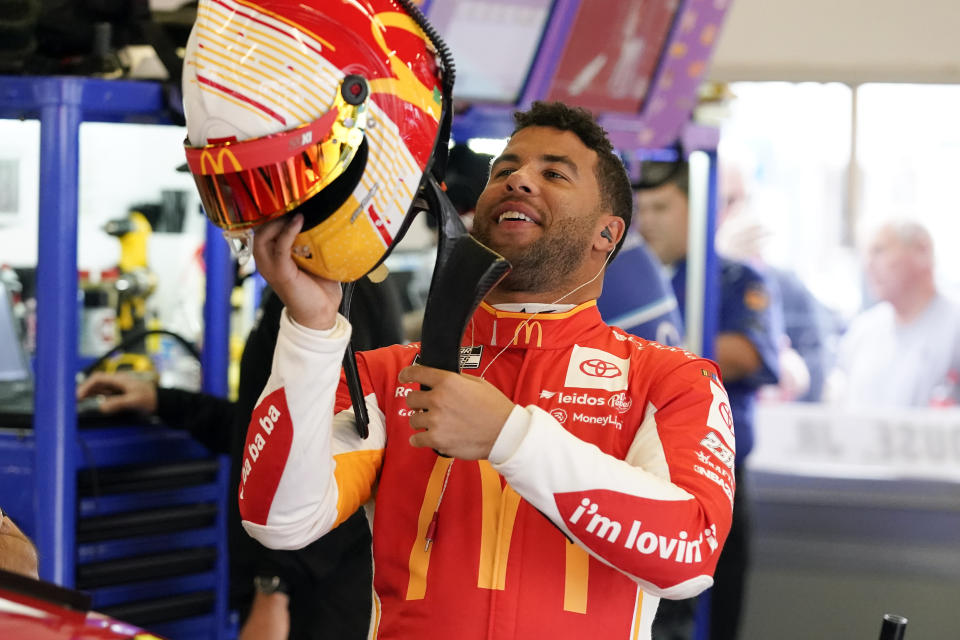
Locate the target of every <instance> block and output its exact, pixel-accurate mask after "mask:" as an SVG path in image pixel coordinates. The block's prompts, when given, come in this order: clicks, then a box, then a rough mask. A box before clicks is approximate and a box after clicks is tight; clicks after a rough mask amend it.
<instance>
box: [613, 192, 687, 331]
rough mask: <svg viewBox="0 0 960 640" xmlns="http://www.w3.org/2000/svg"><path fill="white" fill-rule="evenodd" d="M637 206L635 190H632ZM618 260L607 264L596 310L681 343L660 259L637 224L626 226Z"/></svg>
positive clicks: (628, 328) (630, 327)
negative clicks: (627, 227)
mask: <svg viewBox="0 0 960 640" xmlns="http://www.w3.org/2000/svg"><path fill="white" fill-rule="evenodd" d="M634 209H636V192H634ZM617 257H618V258H619V260H616V261H614V262H612V263H611V264H610V265H608V266H607V273H606V277H604V279H603V292H602V293H601V294H600V297H599V298H597V309H599V310H600V315H601V316H602V317H603V321H604V322H606V323H607V324H609V325H612V326H615V327H620V328H621V329H623V330H624V331H626V332H627V333H632V334H633V335H635V336H639V337H641V338H644V339H645V340H653V341H655V342H659V343H660V344H665V345H668V346H671V347H675V346H680V345H682V344H683V337H684V332H683V318H682V317H681V316H680V305H678V304H677V298H676V296H674V295H673V289H672V288H670V283H669V282H668V281H667V278H666V276H665V275H664V273H663V269H662V268H661V265H660V261H659V260H658V259H657V256H656V255H654V253H653V251H651V250H650V247H648V246H647V244H646V242H644V240H643V236H642V235H641V234H640V232H639V231H638V230H637V228H636V225H634V226H631V227H630V228H629V229H627V235H626V237H625V238H624V240H623V246H622V247H621V248H620V253H619V255H618V256H617Z"/></svg>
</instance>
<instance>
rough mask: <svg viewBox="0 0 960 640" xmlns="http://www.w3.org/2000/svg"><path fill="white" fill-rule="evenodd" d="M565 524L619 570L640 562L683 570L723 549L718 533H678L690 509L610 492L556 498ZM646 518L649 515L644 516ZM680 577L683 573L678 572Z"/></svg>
mask: <svg viewBox="0 0 960 640" xmlns="http://www.w3.org/2000/svg"><path fill="white" fill-rule="evenodd" d="M554 500H555V503H556V505H557V509H558V511H559V513H560V516H561V517H562V518H563V523H564V525H565V526H566V527H567V528H568V529H569V530H570V532H571V533H573V534H574V535H575V536H576V537H577V538H578V539H579V540H580V541H581V542H582V543H583V544H584V545H586V546H587V547H589V548H590V549H593V550H594V551H595V552H596V553H597V554H598V555H600V556H601V557H603V558H606V559H607V560H609V561H611V562H612V563H613V564H614V565H615V566H620V567H629V566H631V565H635V564H636V563H637V561H640V562H641V563H646V562H653V563H656V564H660V565H661V567H663V569H664V570H663V571H662V572H661V575H669V574H671V573H673V572H674V571H678V572H682V569H681V567H682V566H683V565H690V564H699V563H701V562H703V561H704V560H705V559H706V558H708V557H709V556H711V555H712V554H713V553H714V552H716V551H717V549H718V547H719V544H718V541H717V537H716V529H715V528H714V527H712V526H711V527H710V528H707V529H703V530H695V531H687V530H684V529H678V528H677V526H676V524H675V523H677V522H681V521H683V519H684V518H683V517H682V515H681V514H682V513H683V512H684V510H685V509H688V508H689V507H688V505H686V504H684V503H683V502H678V501H662V500H652V499H649V498H641V497H638V496H631V495H627V494H624V493H620V492H617V491H611V490H609V489H595V490H592V491H576V492H571V493H560V494H556V495H555V496H554ZM641 514H643V516H646V517H643V516H642V515H641ZM677 575H679V573H678V574H677Z"/></svg>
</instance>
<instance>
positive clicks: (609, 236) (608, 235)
mask: <svg viewBox="0 0 960 640" xmlns="http://www.w3.org/2000/svg"><path fill="white" fill-rule="evenodd" d="M600 237H601V238H606V239H607V240H609V241H610V242H613V234H612V233H610V227H604V228H603V231H601V232H600Z"/></svg>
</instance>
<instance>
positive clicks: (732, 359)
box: [637, 161, 783, 640]
mask: <svg viewBox="0 0 960 640" xmlns="http://www.w3.org/2000/svg"><path fill="white" fill-rule="evenodd" d="M689 181H690V178H689V167H688V165H687V163H686V162H684V161H678V162H651V161H648V162H644V163H643V165H642V166H641V183H640V185H639V186H640V191H639V199H638V204H639V206H638V210H637V212H638V214H639V220H638V223H639V227H640V233H641V234H643V237H644V239H645V240H646V241H647V244H648V246H649V247H650V248H651V249H652V250H653V252H654V253H655V254H656V255H657V257H658V258H659V259H660V262H661V263H662V264H663V265H664V267H665V268H666V270H667V273H668V275H669V276H670V282H671V285H672V286H673V292H674V295H675V296H676V298H677V301H678V302H679V304H680V309H681V313H683V311H684V309H685V304H686V281H687V267H686V265H687V238H688V222H689V216H688V213H689V209H688V204H689V203H688V195H687V194H688V192H689ZM719 263H720V265H719V266H720V269H719V274H718V276H719V281H717V282H713V283H708V286H714V287H719V291H720V310H719V324H718V330H717V334H716V336H715V337H714V354H715V355H714V359H715V360H716V362H717V364H718V365H719V366H720V372H721V375H722V376H723V383H724V386H725V387H726V389H727V392H728V394H729V396H730V408H731V410H732V413H733V416H732V421H733V426H734V428H735V434H736V448H737V450H736V470H735V480H736V488H737V490H736V493H735V496H734V504H733V526H732V527H731V529H730V537H729V538H728V539H727V545H726V546H725V547H724V550H723V553H722V554H721V555H720V561H719V563H718V564H717V571H716V574H715V575H714V586H713V588H712V589H711V591H710V593H711V606H710V638H711V640H724V639H732V638H736V637H737V632H738V627H739V623H740V612H741V609H742V603H743V593H744V587H745V578H746V572H747V567H748V566H749V562H750V540H749V531H750V524H749V511H748V508H749V500H748V499H747V496H746V489H747V485H746V469H745V467H744V464H743V463H744V461H745V460H746V457H747V456H748V455H749V453H750V450H751V449H752V448H753V410H754V403H755V398H756V394H757V390H758V389H759V388H760V387H762V386H763V385H767V384H776V383H777V381H778V376H779V366H780V365H779V358H778V353H779V344H780V336H781V335H782V334H783V320H782V318H781V316H780V310H779V309H777V308H776V307H774V306H773V305H772V304H771V295H770V286H769V285H768V283H767V280H766V279H765V278H764V276H763V275H762V274H761V273H760V272H758V271H757V270H756V269H754V268H753V267H751V266H749V265H747V264H745V263H741V262H736V261H733V260H729V259H726V258H720V260H719ZM664 605H665V606H661V611H659V612H658V616H659V618H661V619H662V624H664V626H665V627H666V626H669V629H667V628H663V629H662V630H661V632H660V633H659V634H657V633H656V627H657V623H655V625H654V628H655V635H654V637H656V638H670V639H671V640H673V639H674V638H677V639H679V638H684V637H692V636H691V635H684V634H685V633H687V634H689V633H692V628H693V615H694V609H695V603H693V602H690V601H675V602H664Z"/></svg>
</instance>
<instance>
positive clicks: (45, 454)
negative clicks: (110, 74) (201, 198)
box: [0, 76, 232, 640]
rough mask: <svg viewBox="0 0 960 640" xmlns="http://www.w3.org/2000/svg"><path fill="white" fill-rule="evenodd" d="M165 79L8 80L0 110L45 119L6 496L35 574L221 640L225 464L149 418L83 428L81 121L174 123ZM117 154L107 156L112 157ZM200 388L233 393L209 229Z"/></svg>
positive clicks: (3, 475)
mask: <svg viewBox="0 0 960 640" xmlns="http://www.w3.org/2000/svg"><path fill="white" fill-rule="evenodd" d="M165 104H166V101H165V96H164V87H163V86H162V85H160V84H158V83H153V82H133V81H114V80H102V79H97V78H83V77H8V76H0V118H14V119H38V120H39V121H40V194H39V209H40V210H39V229H40V233H39V234H38V235H39V238H38V254H37V255H38V264H37V352H36V371H35V374H36V376H35V381H36V388H37V389H38V390H41V391H39V392H38V393H37V397H36V398H35V401H34V402H35V411H34V428H33V429H32V430H31V429H20V430H14V429H8V428H4V425H0V500H2V503H3V505H4V507H5V508H6V509H7V510H8V511H10V512H11V513H15V514H17V519H18V522H19V523H20V524H21V526H22V528H23V529H24V530H25V532H26V533H27V534H28V535H30V536H31V537H32V538H33V540H34V541H35V542H36V544H37V548H38V552H39V556H40V575H41V578H43V579H45V580H49V581H52V582H56V583H58V584H61V585H64V586H67V587H72V588H79V589H82V590H84V591H87V592H89V593H91V594H92V596H93V603H94V608H95V609H96V610H99V611H102V612H105V613H108V614H111V615H114V616H115V617H118V618H120V619H123V620H126V621H129V622H133V623H135V624H140V625H141V626H144V627H146V628H149V629H151V630H152V631H154V632H155V633H158V634H160V635H163V636H166V637H169V638H173V639H176V640H181V639H184V640H187V639H193V638H197V639H199V638H218V639H219V638H225V637H227V636H229V635H230V634H231V630H230V627H231V625H230V624H229V622H228V611H227V594H228V589H227V545H226V514H227V507H226V505H227V502H226V500H227V499H228V496H227V492H228V484H229V480H228V475H229V460H228V458H227V457H226V456H214V455H211V453H210V452H209V451H207V450H206V449H205V448H204V447H203V446H202V445H200V444H199V443H197V442H195V441H194V440H192V439H191V438H190V436H189V435H188V434H187V433H185V432H181V431H176V430H171V429H167V428H165V427H162V426H159V425H153V424H130V425H116V424H114V425H111V426H99V427H98V426H92V427H85V428H83V429H78V428H77V419H76V402H75V399H74V398H75V392H74V388H75V379H76V373H77V371H78V369H79V362H78V357H77V322H78V318H77V314H76V308H77V305H76V300H77V212H78V206H77V204H78V194H77V190H78V170H79V166H78V157H79V153H78V145H79V127H80V123H81V122H84V121H99V122H151V123H165V122H168V120H167V117H166V115H165V114H166V111H165ZM108 161H109V160H105V162H108ZM205 258H206V269H207V284H206V287H207V288H206V300H205V304H204V325H205V326H204V342H203V346H204V348H203V363H202V364H203V387H204V390H205V391H207V392H209V393H213V394H217V395H221V396H222V395H225V394H226V389H227V364H228V351H227V349H228V335H229V293H230V288H231V286H232V274H231V269H230V264H229V258H228V254H227V248H226V244H225V243H224V242H223V241H222V239H220V237H219V234H218V232H217V231H216V230H215V229H214V228H213V227H212V226H209V227H208V232H207V243H206V255H205Z"/></svg>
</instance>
